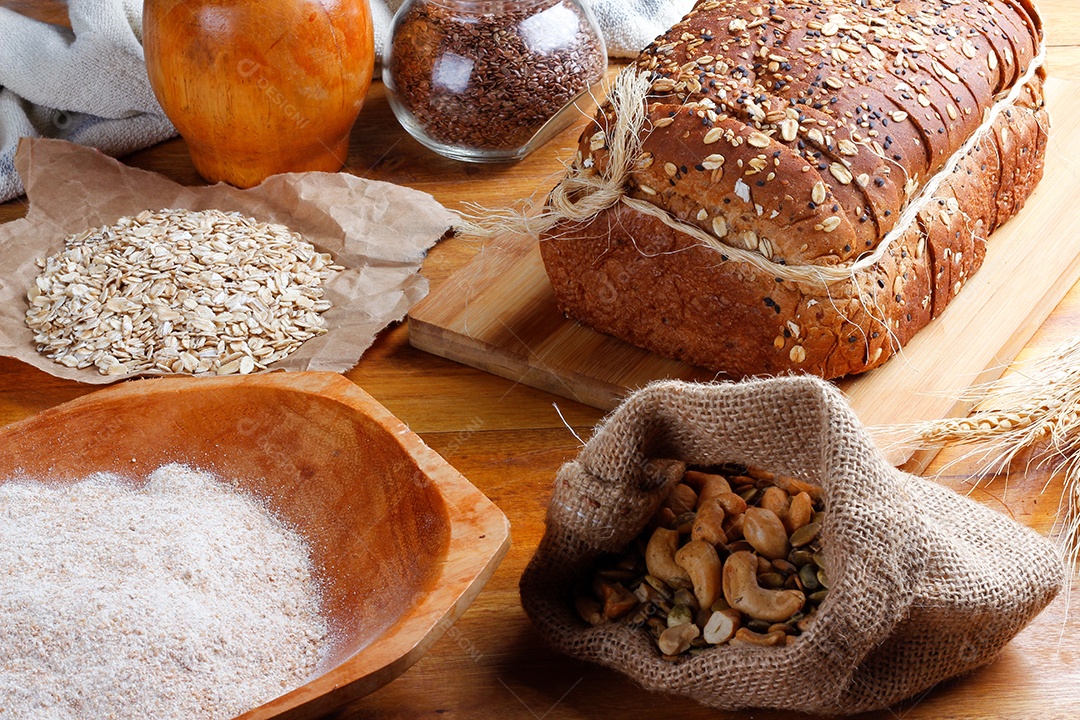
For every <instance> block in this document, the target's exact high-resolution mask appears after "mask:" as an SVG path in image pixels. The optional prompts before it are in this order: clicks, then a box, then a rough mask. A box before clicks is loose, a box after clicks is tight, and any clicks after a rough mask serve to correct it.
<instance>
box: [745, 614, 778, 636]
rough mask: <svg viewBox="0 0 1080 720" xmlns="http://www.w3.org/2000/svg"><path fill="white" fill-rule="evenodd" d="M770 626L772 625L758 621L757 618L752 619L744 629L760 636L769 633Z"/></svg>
mask: <svg viewBox="0 0 1080 720" xmlns="http://www.w3.org/2000/svg"><path fill="white" fill-rule="evenodd" d="M770 625H772V623H771V622H769V621H768V620H758V619H757V618H752V619H750V620H749V621H747V623H746V627H747V628H748V629H749V630H751V631H752V632H756V633H761V634H765V633H767V632H769V626H770Z"/></svg>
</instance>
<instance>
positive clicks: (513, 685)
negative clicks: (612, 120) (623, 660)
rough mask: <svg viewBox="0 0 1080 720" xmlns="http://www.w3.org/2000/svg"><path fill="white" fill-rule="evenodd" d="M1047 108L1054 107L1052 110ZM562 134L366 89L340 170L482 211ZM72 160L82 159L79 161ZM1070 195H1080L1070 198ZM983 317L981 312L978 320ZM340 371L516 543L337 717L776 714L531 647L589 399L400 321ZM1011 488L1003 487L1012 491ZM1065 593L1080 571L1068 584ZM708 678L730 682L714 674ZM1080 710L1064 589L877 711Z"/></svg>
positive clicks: (18, 211) (448, 262)
mask: <svg viewBox="0 0 1080 720" xmlns="http://www.w3.org/2000/svg"><path fill="white" fill-rule="evenodd" d="M0 5H2V6H6V7H10V8H13V9H16V10H19V11H20V12H25V13H27V14H31V15H33V16H36V17H40V18H44V19H50V20H52V21H55V22H63V21H64V16H65V13H66V6H65V5H64V4H63V3H62V2H58V1H57V0H47V1H38V2H33V1H32V0H0ZM1040 6H1041V8H1042V11H1043V14H1044V16H1045V19H1046V26H1047V28H1048V37H1049V45H1050V49H1049V61H1048V69H1049V72H1050V73H1051V74H1053V75H1055V76H1057V77H1061V78H1064V79H1069V80H1075V81H1078V82H1080V0H1042V2H1041V3H1040ZM1050 110H1051V113H1052V112H1053V108H1050ZM576 133H577V131H576V130H575V129H571V130H568V131H567V132H565V133H563V134H562V135H561V136H559V137H558V138H556V139H555V140H553V141H552V142H551V143H549V144H548V145H547V146H545V147H543V148H541V149H540V150H538V151H537V152H536V153H535V154H534V155H532V156H531V157H529V158H527V159H526V160H524V161H522V162H520V163H517V164H516V165H508V166H485V165H465V164H459V163H455V162H452V161H449V160H445V159H442V158H440V157H438V156H436V155H434V154H432V153H431V152H429V151H427V150H426V149H424V148H423V147H422V146H421V145H419V144H418V143H417V142H415V141H414V140H413V139H411V138H410V137H409V136H408V135H407V134H406V133H405V131H404V130H402V129H401V128H400V126H399V125H398V124H397V122H396V121H395V119H394V117H393V115H392V113H391V111H390V108H389V106H388V105H387V102H386V99H385V96H384V93H383V90H382V86H381V84H379V83H376V84H375V86H374V87H373V88H372V92H371V95H370V96H369V99H368V101H367V103H366V105H365V107H364V109H363V111H362V112H361V115H360V118H359V120H358V122H357V124H356V127H355V130H354V133H353V143H352V149H351V151H350V153H349V160H348V163H347V165H346V168H345V170H346V171H347V172H352V173H354V174H357V175H360V176H363V177H369V178H375V179H380V180H387V181H391V182H395V183H399V184H402V185H408V186H410V187H414V188H417V189H420V190H424V191H427V192H430V193H431V194H432V195H434V196H435V197H436V198H437V199H438V200H440V201H441V202H442V203H443V204H445V205H446V206H447V207H449V208H461V207H462V206H463V203H466V202H476V203H480V204H482V205H485V206H489V207H496V206H501V205H505V204H507V203H510V202H512V201H514V200H516V199H518V198H521V197H526V196H529V195H532V194H533V193H536V192H540V193H542V192H544V191H545V190H546V189H547V188H549V187H550V186H551V185H552V184H553V182H554V181H555V179H556V178H557V177H558V175H559V174H560V171H561V164H560V163H561V160H562V159H564V158H567V157H568V156H569V155H570V154H572V150H570V148H571V147H572V145H573V141H574V139H575V137H576ZM125 161H126V162H128V163H130V164H132V165H135V166H137V167H141V168H147V169H151V170H155V171H158V172H161V173H163V174H165V175H167V176H168V177H170V178H173V179H175V180H178V181H180V182H184V183H189V184H195V183H199V182H201V181H200V179H199V177H198V176H197V175H196V173H195V171H194V169H193V168H192V165H191V162H190V160H189V158H188V155H187V150H186V147H185V145H184V143H183V141H182V140H180V139H175V140H172V141H169V142H166V143H162V144H160V145H158V146H156V147H153V148H150V149H147V150H144V151H142V152H138V153H135V154H133V155H131V156H129V157H127V158H125ZM73 170H77V169H73ZM1078 200H1080V197H1078ZM25 210H26V207H25V198H20V199H17V200H13V201H11V202H9V203H5V204H3V205H0V221H3V222H6V221H8V220H12V219H14V218H18V217H21V216H22V215H23V214H24V213H25ZM476 251H477V247H476V246H475V245H474V244H471V243H469V242H466V241H464V240H460V239H451V240H446V241H444V242H443V243H441V244H440V245H439V246H438V247H437V248H435V249H434V250H433V251H432V252H431V254H430V256H429V258H428V259H427V261H426V263H425V265H424V268H423V273H424V275H426V276H427V277H428V278H429V279H430V280H431V284H432V287H437V286H438V285H439V283H441V282H443V281H444V280H445V279H446V278H447V277H448V275H449V274H450V273H451V272H453V270H454V269H456V268H458V267H460V266H461V265H462V264H463V263H464V262H465V261H467V260H468V259H469V258H470V257H471V256H472V255H473V254H474V253H475V252H476ZM989 321H991V320H989V319H988V322H989ZM1078 329H1080V286H1078V287H1077V288H1075V289H1074V290H1073V291H1072V292H1071V293H1070V294H1069V295H1068V296H1067V297H1066V298H1065V299H1064V300H1063V301H1062V302H1061V304H1060V305H1059V307H1058V308H1057V309H1056V310H1055V312H1054V313H1053V315H1052V316H1051V317H1050V319H1049V320H1048V321H1047V322H1046V323H1045V325H1044V326H1043V327H1042V328H1041V329H1040V330H1039V331H1038V333H1036V335H1035V337H1034V338H1033V340H1032V341H1031V342H1030V343H1029V345H1028V347H1027V348H1026V349H1025V351H1024V353H1023V355H1022V357H1030V356H1033V355H1037V354H1038V353H1040V352H1042V351H1045V350H1046V349H1048V348H1050V347H1052V346H1053V345H1054V344H1056V343H1057V342H1060V341H1061V340H1062V339H1064V338H1066V337H1068V336H1070V335H1072V334H1074V333H1075V332H1076V331H1077V330H1078ZM347 377H348V378H350V379H351V380H353V381H354V382H356V383H357V384H358V385H360V386H361V387H363V388H364V389H366V390H367V391H368V392H370V393H371V394H372V395H374V396H375V398H377V399H378V400H380V401H381V402H382V403H383V404H385V405H386V406H387V407H388V408H389V409H390V410H391V411H392V412H393V413H395V414H396V415H397V416H398V417H400V418H402V419H403V420H404V421H405V422H406V423H408V425H409V426H410V427H411V428H412V429H413V430H415V431H417V432H418V433H419V434H420V435H421V436H422V437H423V438H424V440H425V441H427V442H428V443H429V444H430V445H431V446H432V447H433V448H434V449H435V450H437V451H438V452H440V453H441V454H442V455H444V456H445V457H446V458H447V460H449V461H450V463H452V464H453V465H454V466H455V467H457V468H458V469H459V470H460V471H461V472H462V473H463V474H464V475H465V476H466V477H468V478H469V479H470V480H471V481H472V482H473V483H474V484H475V485H477V486H478V487H479V488H480V489H481V490H483V491H484V492H485V493H486V494H487V495H488V496H489V497H490V498H491V499H492V500H494V501H495V502H496V503H497V504H498V505H499V506H500V507H501V508H502V509H503V511H504V512H505V513H506V515H507V516H508V517H509V519H510V522H511V525H512V533H513V546H512V548H511V550H510V552H509V554H508V555H507V557H506V559H505V560H504V561H503V563H502V565H501V567H500V568H499V569H498V570H497V572H496V573H495V575H494V577H493V578H492V580H491V581H490V582H489V583H488V585H487V587H486V588H485V589H484V590H483V592H482V593H481V594H480V596H479V598H478V599H477V600H476V602H475V603H474V604H473V605H472V607H471V608H470V609H469V610H468V611H467V612H466V613H465V615H464V617H463V618H462V619H461V620H460V621H459V622H458V623H457V624H456V625H455V626H453V627H452V628H451V629H450V630H449V632H447V634H446V635H445V636H444V637H443V638H442V639H441V640H440V641H439V642H437V643H436V644H435V646H434V647H433V648H432V649H431V651H429V652H428V654H427V655H426V656H425V657H424V658H423V659H421V660H420V662H418V663H417V664H416V665H414V666H413V667H412V668H411V669H410V670H409V671H408V672H406V673H405V674H404V675H403V676H401V677H400V678H398V679H397V680H395V681H394V682H392V683H391V684H390V685H388V686H386V687H384V688H383V689H381V690H379V691H377V692H375V693H374V694H372V695H370V696H368V697H367V698H364V699H362V700H360V701H358V702H356V703H354V704H353V705H351V706H349V707H347V708H344V709H342V710H340V711H339V712H337V713H335V714H333V715H332V716H330V717H333V718H337V719H338V720H346V719H348V720H355V719H359V718H379V719H390V718H435V717H438V718H461V719H463V720H464V719H476V718H490V719H493V720H494V719H498V720H508V719H510V718H526V719H527V718H535V719H537V720H539V719H540V718H551V719H552V720H556V719H566V718H600V717H603V718H608V717H610V718H661V717H662V718H669V717H675V718H721V717H731V718H751V717H753V718H772V717H783V715H781V714H777V713H765V712H753V713H734V714H724V713H718V712H716V711H712V710H709V709H706V708H703V707H701V706H698V705H697V704H695V703H694V702H692V701H690V700H685V699H680V698H670V697H664V696H660V695H651V694H649V693H646V692H644V691H642V690H640V689H638V688H637V687H635V686H634V685H633V684H631V683H630V682H628V681H627V680H624V679H623V678H622V677H621V676H619V675H618V674H616V673H614V672H611V671H608V670H605V669H602V668H599V667H595V666H591V665H588V664H585V663H581V662H577V661H573V660H569V659H567V658H565V657H563V656H560V655H558V654H556V653H554V652H552V651H550V650H548V649H546V648H544V647H543V645H542V644H541V642H540V640H539V637H538V636H537V634H536V632H535V631H534V630H533V629H532V627H531V625H530V624H529V622H528V620H527V618H526V617H525V615H524V613H523V612H522V610H521V606H520V603H519V601H518V595H517V582H518V578H519V577H520V574H521V571H522V569H523V568H524V566H525V564H526V563H527V562H528V560H529V558H530V557H531V556H532V553H533V551H534V549H535V548H536V545H537V543H538V542H539V539H540V537H541V534H542V532H543V527H544V525H543V519H544V511H545V508H546V504H547V500H548V497H549V493H550V487H551V483H552V480H553V478H554V475H555V472H556V470H557V469H558V468H559V466H560V464H561V463H563V462H565V461H567V460H569V459H571V458H573V457H574V456H575V454H576V453H577V452H578V450H579V448H580V444H579V442H578V440H577V439H576V438H575V437H574V435H573V434H572V433H571V432H570V430H569V429H567V427H566V426H565V425H564V424H563V422H562V420H561V419H560V417H559V414H558V413H557V411H556V407H555V405H556V404H557V405H558V409H559V410H561V411H562V414H563V415H564V416H565V418H566V421H567V422H568V423H570V425H572V426H573V427H574V429H575V430H576V431H577V433H578V434H579V435H581V436H582V437H586V438H587V437H588V435H589V433H590V430H591V428H592V427H593V426H594V424H595V423H596V422H597V421H598V420H599V419H600V418H601V413H600V412H599V411H597V410H595V409H593V408H590V407H586V406H583V405H578V404H575V403H574V402H571V401H569V400H564V399H561V398H556V397H554V396H552V395H548V394H546V393H544V392H541V391H539V390H533V389H531V388H529V387H526V386H524V385H521V384H518V383H514V382H512V381H509V380H504V379H501V378H497V377H494V376H491V375H488V374H485V373H483V372H480V371H478V370H473V369H471V368H468V367H464V366H461V365H458V364H455V363H453V362H449V361H446V360H443V359H440V358H437V357H434V356H431V355H427V354H425V353H423V352H420V351H417V350H414V349H413V348H411V347H410V346H409V344H408V339H407V329H406V327H405V326H404V325H398V326H396V327H392V328H389V329H387V330H386V331H384V332H383V333H382V334H381V335H380V336H379V338H378V340H377V342H376V343H375V345H374V346H373V347H372V348H371V349H370V350H369V351H368V352H367V354H366V355H365V356H364V357H363V359H362V360H361V361H360V363H359V364H358V365H357V366H356V367H355V368H354V369H353V370H352V371H350V372H349V373H347ZM91 390H92V389H91V388H89V387H86V386H82V385H79V384H77V383H75V382H71V381H65V380H59V379H56V378H53V377H52V376H50V375H47V374H45V373H43V372H41V371H39V370H36V369H34V368H31V367H29V366H27V365H24V364H22V363H19V362H16V361H12V360H5V359H0V424H6V423H9V422H13V421H15V420H19V419H21V418H24V417H27V416H29V415H31V414H33V413H36V412H38V411H41V410H44V409H46V408H49V407H52V406H54V405H57V404H59V403H62V402H64V401H67V400H71V399H73V398H75V397H78V396H80V395H83V394H85V393H87V392H91ZM957 458H958V453H955V452H953V451H950V450H946V451H945V452H943V453H942V454H941V455H940V456H939V458H938V460H937V461H935V463H934V464H933V466H932V467H931V468H930V470H929V474H937V473H940V475H938V476H937V477H936V478H935V479H936V481H938V482H942V483H944V484H946V485H949V486H951V487H954V488H956V489H958V490H960V491H963V492H972V494H973V497H976V498H977V499H979V500H980V501H983V502H986V503H987V504H989V505H991V506H993V507H995V508H997V509H998V510H1000V511H1002V512H1005V513H1007V514H1009V515H1011V516H1013V517H1015V518H1016V519H1017V520H1019V521H1021V522H1023V523H1026V524H1028V525H1030V526H1032V527H1034V528H1036V529H1037V530H1039V531H1040V532H1043V533H1044V534H1045V533H1049V532H1050V531H1051V528H1052V525H1053V520H1054V513H1055V510H1056V508H1057V504H1058V500H1059V498H1060V495H1061V488H1062V484H1061V479H1060V478H1055V477H1048V476H1046V475H1045V474H1042V473H1039V472H1037V471H1032V472H1028V473H1027V474H1026V475H1025V474H1023V473H1015V474H1013V475H1012V476H1011V477H1008V478H997V479H994V480H993V481H992V482H990V483H989V484H984V485H983V486H981V487H979V488H975V489H973V488H972V485H971V483H970V481H969V480H968V476H969V474H970V473H971V471H972V470H973V467H972V465H971V464H970V463H965V462H957V463H953V464H950V461H953V460H956V459H957ZM1006 489H1007V492H1006ZM1073 589H1074V591H1075V590H1077V589H1080V583H1077V582H1075V581H1074V582H1073ZM718 682H722V679H721V680H719V681H718ZM1078 714H1080V620H1078V619H1077V617H1076V613H1072V614H1071V615H1069V616H1068V618H1066V613H1065V603H1064V600H1063V599H1062V598H1059V599H1058V600H1056V601H1055V602H1054V603H1053V604H1052V605H1051V606H1050V607H1049V608H1048V609H1047V610H1046V612H1044V613H1043V614H1042V615H1041V616H1040V617H1039V618H1038V619H1037V620H1036V621H1035V622H1034V623H1033V624H1032V625H1031V626H1030V627H1029V628H1027V629H1026V630H1024V631H1023V632H1022V633H1021V634H1020V635H1019V636H1018V637H1017V638H1016V639H1015V640H1014V641H1013V642H1012V643H1011V644H1010V645H1009V646H1008V647H1007V648H1006V649H1005V650H1004V652H1003V653H1002V654H1001V656H1000V657H999V659H997V660H996V661H995V662H994V663H993V664H991V665H990V666H988V667H986V668H983V669H982V670H979V671H977V672H975V673H973V674H971V675H969V676H968V677H966V678H963V679H960V680H957V681H952V682H948V683H945V684H944V685H942V686H940V687H938V688H936V689H934V690H932V691H931V692H929V693H927V694H926V695H924V696H923V697H920V698H916V699H914V700H912V701H910V702H907V703H904V704H903V705H902V706H900V707H897V708H893V709H891V710H889V711H885V712H881V713H877V714H875V715H874V717H880V718H888V717H890V716H896V717H910V718H946V717H947V718H984V717H987V718H988V717H1002V718H1066V717H1069V718H1071V717H1076V716H1077V715H1078Z"/></svg>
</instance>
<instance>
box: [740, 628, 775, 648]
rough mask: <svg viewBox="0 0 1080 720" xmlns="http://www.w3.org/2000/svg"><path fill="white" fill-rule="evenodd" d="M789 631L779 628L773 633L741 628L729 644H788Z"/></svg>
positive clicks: (766, 645)
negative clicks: (782, 630)
mask: <svg viewBox="0 0 1080 720" xmlns="http://www.w3.org/2000/svg"><path fill="white" fill-rule="evenodd" d="M787 638H788V636H787V633H784V632H780V631H779V630H777V631H775V632H771V633H765V634H762V633H756V632H754V631H753V630H748V629H746V628H739V629H738V631H736V633H735V637H733V638H732V639H731V642H730V643H728V644H729V645H735V646H738V645H757V646H759V647H776V646H777V645H785V644H787Z"/></svg>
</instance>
